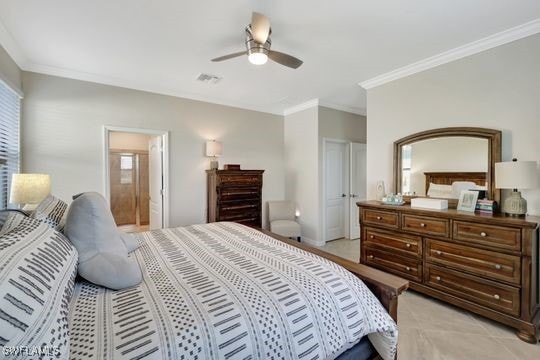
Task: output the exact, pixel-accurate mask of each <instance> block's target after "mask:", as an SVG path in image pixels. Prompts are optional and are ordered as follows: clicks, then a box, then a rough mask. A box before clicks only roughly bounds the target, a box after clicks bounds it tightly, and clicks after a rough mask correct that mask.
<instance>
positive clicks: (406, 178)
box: [401, 145, 412, 194]
mask: <svg viewBox="0 0 540 360" xmlns="http://www.w3.org/2000/svg"><path fill="white" fill-rule="evenodd" d="M411 154H412V146H411V145H403V147H402V152H401V191H402V192H403V194H408V193H410V192H411V165H412V164H411Z"/></svg>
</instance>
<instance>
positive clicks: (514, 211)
mask: <svg viewBox="0 0 540 360" xmlns="http://www.w3.org/2000/svg"><path fill="white" fill-rule="evenodd" d="M537 182H538V175H537V171H536V161H518V160H517V159H516V158H514V159H512V161H507V162H498V163H496V164H495V187H496V188H498V189H512V194H511V195H510V196H509V197H508V198H507V199H506V200H505V201H504V206H503V210H504V212H505V213H506V214H507V215H509V216H521V217H523V216H525V214H527V201H526V200H525V199H524V198H522V197H521V192H520V191H518V189H532V188H535V187H536V186H537Z"/></svg>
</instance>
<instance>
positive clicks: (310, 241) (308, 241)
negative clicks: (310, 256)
mask: <svg viewBox="0 0 540 360" xmlns="http://www.w3.org/2000/svg"><path fill="white" fill-rule="evenodd" d="M302 242H303V243H305V244H307V245H310V246H324V245H325V244H326V242H324V241H317V240H313V239H310V238H308V237H305V236H302Z"/></svg>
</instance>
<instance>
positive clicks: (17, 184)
mask: <svg viewBox="0 0 540 360" xmlns="http://www.w3.org/2000/svg"><path fill="white" fill-rule="evenodd" d="M50 192H51V177H50V176H49V175H45V174H13V176H12V177H11V192H10V194H9V202H10V203H11V204H39V203H40V202H41V201H42V200H43V199H45V198H46V197H47V195H49V194H50Z"/></svg>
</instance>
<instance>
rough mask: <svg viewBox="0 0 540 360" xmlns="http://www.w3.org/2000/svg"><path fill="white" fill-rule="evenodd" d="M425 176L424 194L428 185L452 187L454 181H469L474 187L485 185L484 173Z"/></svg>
mask: <svg viewBox="0 0 540 360" xmlns="http://www.w3.org/2000/svg"><path fill="white" fill-rule="evenodd" d="M424 175H425V176H426V194H427V193H428V190H429V184H430V183H434V184H440V185H452V183H453V182H454V181H471V182H473V183H475V184H476V185H480V186H485V185H486V176H487V175H486V173H485V172H434V171H432V172H425V173H424Z"/></svg>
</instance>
